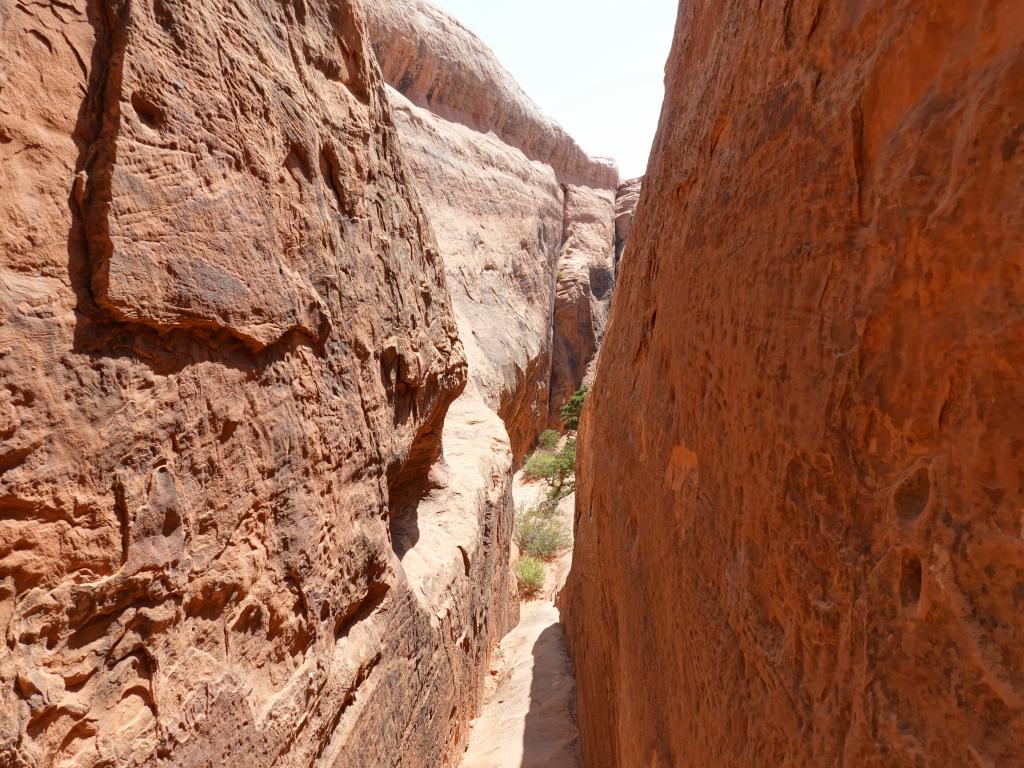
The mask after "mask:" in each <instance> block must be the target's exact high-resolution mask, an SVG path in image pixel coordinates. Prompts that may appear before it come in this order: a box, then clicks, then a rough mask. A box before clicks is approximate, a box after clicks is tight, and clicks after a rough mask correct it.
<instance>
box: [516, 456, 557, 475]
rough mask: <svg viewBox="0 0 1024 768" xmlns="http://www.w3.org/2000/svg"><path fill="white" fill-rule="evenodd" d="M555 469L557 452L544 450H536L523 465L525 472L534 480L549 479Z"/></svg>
mask: <svg viewBox="0 0 1024 768" xmlns="http://www.w3.org/2000/svg"><path fill="white" fill-rule="evenodd" d="M555 471H556V464H555V454H553V453H551V452H549V451H544V450H537V451H534V452H533V453H532V454H531V455H530V458H528V459H527V460H526V465H525V466H524V467H523V474H525V475H526V476H527V477H529V478H532V479H534V480H547V479H548V478H549V477H552V476H553V474H554V473H555Z"/></svg>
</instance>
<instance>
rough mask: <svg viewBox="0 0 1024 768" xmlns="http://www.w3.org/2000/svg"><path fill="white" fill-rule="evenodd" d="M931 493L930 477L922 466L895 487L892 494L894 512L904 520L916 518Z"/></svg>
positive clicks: (924, 507)
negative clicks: (894, 491)
mask: <svg viewBox="0 0 1024 768" xmlns="http://www.w3.org/2000/svg"><path fill="white" fill-rule="evenodd" d="M931 495H932V482H931V478H929V476H928V470H927V469H925V468H923V467H922V468H921V469H919V470H917V471H916V472H915V473H914V474H913V475H911V476H910V478H908V479H907V480H905V481H904V482H903V484H902V485H900V487H899V488H897V489H896V493H895V494H894V495H893V504H894V505H895V507H896V514H897V515H899V517H900V519H901V520H903V521H904V522H910V521H911V520H915V519H917V518H918V517H920V516H921V514H922V513H923V512H924V511H925V509H927V508H928V500H929V499H930V498H931Z"/></svg>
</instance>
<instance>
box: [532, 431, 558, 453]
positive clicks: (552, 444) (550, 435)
mask: <svg viewBox="0 0 1024 768" xmlns="http://www.w3.org/2000/svg"><path fill="white" fill-rule="evenodd" d="M561 438H562V436H561V435H560V434H558V433H557V432H556V431H555V430H553V429H545V430H544V431H543V432H541V433H540V437H539V438H538V439H537V445H539V446H540V447H541V449H542V450H545V451H553V450H555V448H557V447H558V441H559V440H560V439H561Z"/></svg>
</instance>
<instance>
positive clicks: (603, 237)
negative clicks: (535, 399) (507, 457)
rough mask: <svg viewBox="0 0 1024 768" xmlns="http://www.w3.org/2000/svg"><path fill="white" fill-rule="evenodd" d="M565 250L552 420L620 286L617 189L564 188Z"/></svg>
mask: <svg viewBox="0 0 1024 768" xmlns="http://www.w3.org/2000/svg"><path fill="white" fill-rule="evenodd" d="M564 195H565V198H564V200H565V207H564V214H563V221H562V234H563V242H562V251H561V254H560V255H559V259H558V272H557V274H556V276H555V277H556V285H555V312H554V318H553V323H554V327H553V333H552V356H551V397H550V398H549V410H550V413H549V415H548V424H549V425H551V426H553V427H558V426H559V425H560V424H561V417H560V416H559V412H560V411H561V409H562V406H563V405H565V404H566V402H568V400H569V398H570V397H571V396H572V394H573V392H575V391H576V390H577V389H578V388H579V386H580V384H582V383H583V378H584V375H585V374H586V371H587V366H588V364H589V363H590V362H591V361H592V360H593V359H594V357H595V355H596V354H597V349H598V345H599V343H600V341H601V336H602V334H603V333H604V326H605V322H606V321H607V319H608V311H609V308H610V307H611V301H612V291H613V289H614V287H615V272H614V264H613V260H614V255H615V212H614V206H615V194H614V192H613V191H612V190H597V189H591V188H589V187H565V188H564Z"/></svg>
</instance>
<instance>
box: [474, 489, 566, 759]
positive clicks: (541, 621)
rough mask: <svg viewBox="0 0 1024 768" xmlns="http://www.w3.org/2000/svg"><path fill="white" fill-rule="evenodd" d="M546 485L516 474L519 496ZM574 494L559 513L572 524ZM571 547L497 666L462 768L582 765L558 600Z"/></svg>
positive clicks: (527, 499) (526, 497)
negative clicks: (555, 600) (557, 604)
mask: <svg viewBox="0 0 1024 768" xmlns="http://www.w3.org/2000/svg"><path fill="white" fill-rule="evenodd" d="M545 490H546V486H545V485H544V484H543V483H524V482H523V481H522V477H521V475H517V477H516V483H515V486H514V495H515V498H516V500H517V501H518V502H520V504H524V503H525V504H532V503H535V502H536V499H538V498H540V496H541V494H543V493H544V491H545ZM573 503H574V500H573V497H571V496H570V497H569V498H567V499H563V500H562V503H561V504H559V512H560V513H561V514H562V516H563V519H564V520H565V521H566V523H567V526H568V528H569V530H570V531H571V530H572V509H573ZM571 561H572V552H571V551H570V552H567V553H565V554H564V555H563V556H562V557H561V558H559V559H558V560H556V561H555V562H553V563H548V565H547V570H548V578H547V584H546V586H545V590H544V591H545V594H544V599H542V600H535V601H531V602H528V603H524V604H523V609H522V618H521V619H520V622H519V626H518V627H516V628H515V629H514V630H512V632H510V633H509V634H508V635H507V636H506V637H505V639H504V640H502V641H501V645H500V646H499V648H498V651H497V652H496V654H495V659H494V662H493V663H492V665H491V675H492V680H493V681H494V687H493V688H492V689H491V691H490V692H489V694H488V697H487V701H486V703H485V704H484V707H483V710H482V711H481V713H480V716H479V717H477V719H476V720H474V721H473V726H472V727H473V732H472V733H471V734H470V738H469V747H468V748H467V750H466V754H465V757H464V758H463V760H462V768H579V767H580V766H582V761H581V759H580V753H579V732H578V731H577V728H576V680H575V678H574V677H573V671H572V664H571V663H570V661H569V657H568V655H567V654H566V650H565V635H564V633H563V631H562V625H561V624H560V623H559V620H558V609H557V608H555V605H554V603H553V598H554V595H555V593H556V592H557V591H558V590H559V589H561V587H562V584H564V583H565V576H566V574H567V573H568V570H569V565H570V563H571Z"/></svg>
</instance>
